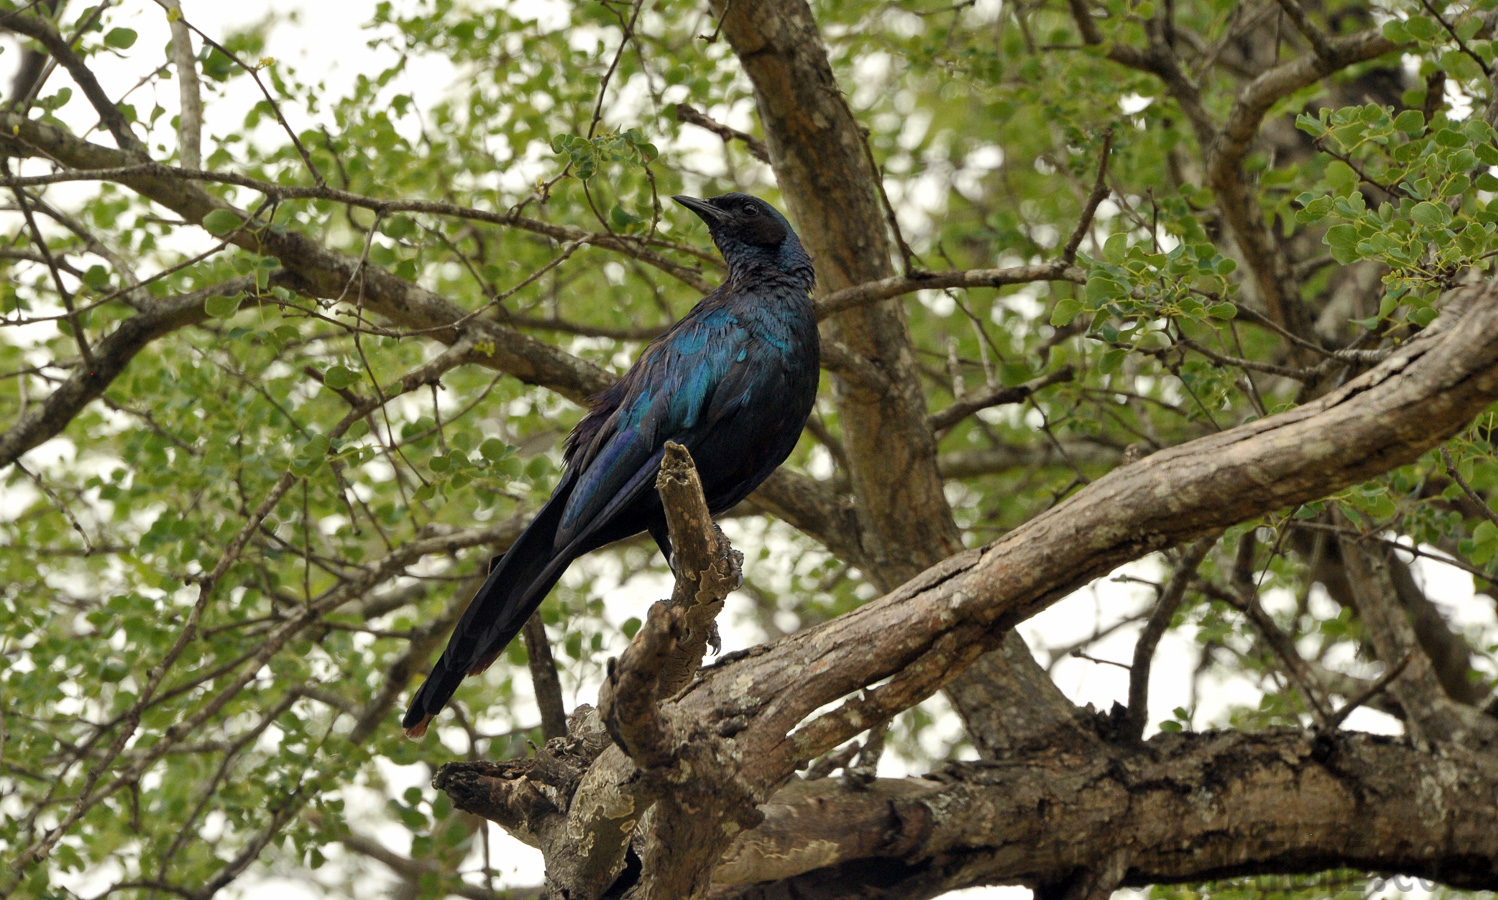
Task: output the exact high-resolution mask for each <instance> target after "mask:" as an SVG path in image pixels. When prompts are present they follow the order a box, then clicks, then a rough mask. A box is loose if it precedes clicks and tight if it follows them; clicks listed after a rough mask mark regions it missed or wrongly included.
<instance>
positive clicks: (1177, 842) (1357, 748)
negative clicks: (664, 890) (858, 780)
mask: <svg viewBox="0 0 1498 900" xmlns="http://www.w3.org/2000/svg"><path fill="white" fill-rule="evenodd" d="M1495 795H1498V758H1495V757H1494V756H1493V755H1492V754H1472V753H1465V752H1461V753H1458V754H1456V755H1455V756H1454V757H1453V758H1451V759H1447V760H1443V759H1440V758H1437V757H1433V756H1431V755H1429V754H1425V753H1421V752H1419V751H1417V750H1415V749H1413V748H1410V747H1408V746H1404V745H1401V744H1400V743H1398V742H1396V741H1393V740H1390V739H1388V738H1383V737H1378V736H1374V735H1361V734H1353V735H1349V734H1334V735H1326V736H1322V737H1312V736H1309V735H1306V734H1305V733H1303V732H1285V731H1271V732H1259V733H1244V732H1212V733H1207V734H1176V735H1165V734H1162V735H1157V736H1155V737H1154V738H1152V739H1150V741H1148V742H1147V743H1146V744H1145V745H1144V746H1143V747H1141V748H1140V749H1139V750H1137V751H1122V750H1119V749H1118V748H1103V747H1101V746H1100V747H1099V748H1098V749H1096V750H1094V751H1093V752H1092V753H1090V754H1088V755H1086V756H1079V755H1076V754H1071V753H1068V754H1046V753H1036V754H1033V755H1031V756H1027V757H1024V758H1020V759H1009V760H1006V762H1005V764H1004V765H1002V766H991V765H984V764H980V763H954V764H950V765H948V766H947V767H946V768H944V769H943V770H942V771H941V772H940V773H939V774H938V775H937V776H936V777H934V778H926V779H916V778H911V779H879V780H877V781H875V782H873V783H872V784H870V785H868V786H867V787H866V788H861V789H850V788H848V787H846V786H844V785H843V784H842V783H840V782H839V781H837V780H835V779H824V780H821V781H815V782H801V781H793V782H792V783H791V784H790V785H788V786H787V787H786V788H785V789H783V790H782V791H780V792H779V793H778V794H776V795H775V796H774V797H773V798H771V799H770V801H769V802H767V803H766V804H765V805H764V806H763V807H762V809H763V811H764V813H765V822H764V824H763V825H761V826H760V827H759V828H757V829H755V830H753V831H750V832H748V833H746V834H744V835H743V836H741V837H740V838H739V839H738V840H736V841H735V842H734V844H733V847H732V848H731V849H730V850H729V851H728V853H727V854H726V855H725V856H724V858H723V861H722V862H721V863H720V865H719V867H718V868H717V870H716V871H715V872H714V873H713V881H714V890H713V893H712V897H713V898H714V900H730V898H733V900H750V898H754V900H771V898H774V900H784V898H792V897H795V898H807V900H810V898H823V897H826V898H831V897H838V896H847V895H848V894H847V893H842V892H838V891H833V890H830V889H831V888H832V887H833V886H834V885H836V886H838V887H840V888H841V890H842V891H845V892H846V891H851V890H854V889H859V893H858V894H857V896H859V897H877V898H889V900H894V898H900V900H911V898H927V897H934V896H937V895H939V894H941V893H943V892H945V891H948V890H954V889H957V888H963V887H970V886H974V885H980V884H1024V885H1031V886H1034V885H1040V884H1056V883H1059V882H1064V881H1065V880H1066V879H1068V878H1069V877H1071V876H1072V874H1073V873H1074V872H1076V871H1078V870H1080V869H1084V868H1086V867H1088V866H1090V865H1092V864H1093V863H1094V862H1095V861H1096V860H1098V859H1102V858H1106V857H1107V856H1109V854H1111V853H1114V852H1117V851H1126V852H1127V854H1128V861H1129V865H1128V868H1127V873H1126V874H1125V875H1124V876H1123V879H1122V883H1123V885H1124V886H1139V887H1142V886H1147V885H1151V884H1170V883H1179V882H1194V881H1211V880H1214V879H1220V878H1228V877H1234V876H1239V875H1252V874H1263V873H1275V874H1293V873H1301V872H1303V873H1311V872H1316V871H1320V870H1322V869H1326V868H1330V867H1336V868H1343V867H1346V868H1354V869H1369V870H1372V871H1376V872H1390V873H1394V872H1397V873H1403V874H1407V875H1416V876H1422V877H1426V878H1432V879H1436V880H1439V881H1442V882H1444V883H1446V884H1450V885H1453V886H1457V887H1464V888H1469V889H1472V890H1492V889H1494V887H1495V886H1498V870H1495V869H1494V868H1493V864H1492V860H1493V859H1495V858H1498V831H1495V830H1494V829H1493V828H1491V827H1490V823H1491V822H1492V821H1493V817H1494V816H1495V815H1498V807H1495V806H1494V802H1493V799H1492V798H1493V797H1494V796H1495ZM1370 798H1377V802H1369V800H1370ZM1437 810H1439V812H1437ZM1412 823H1419V826H1418V827H1413V828H1412V827H1411V824H1412ZM850 824H851V825H852V826H854V827H850ZM813 848H814V849H813ZM855 886H856V888H855Z"/></svg>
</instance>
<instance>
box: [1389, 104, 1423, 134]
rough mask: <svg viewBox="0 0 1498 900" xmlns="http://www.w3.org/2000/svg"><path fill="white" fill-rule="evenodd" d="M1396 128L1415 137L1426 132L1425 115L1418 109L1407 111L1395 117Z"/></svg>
mask: <svg viewBox="0 0 1498 900" xmlns="http://www.w3.org/2000/svg"><path fill="white" fill-rule="evenodd" d="M1394 127H1395V128H1397V129H1399V130H1400V131H1402V132H1404V133H1405V134H1408V135H1410V136H1414V135H1417V134H1419V133H1420V132H1422V131H1424V130H1425V113H1423V112H1421V111H1420V110H1418V109H1407V110H1405V111H1404V112H1402V113H1400V114H1399V115H1397V116H1395V117H1394Z"/></svg>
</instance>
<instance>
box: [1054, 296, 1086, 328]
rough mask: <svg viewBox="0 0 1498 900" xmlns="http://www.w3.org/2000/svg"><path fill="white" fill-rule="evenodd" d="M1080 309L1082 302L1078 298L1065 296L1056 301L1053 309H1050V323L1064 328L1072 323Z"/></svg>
mask: <svg viewBox="0 0 1498 900" xmlns="http://www.w3.org/2000/svg"><path fill="white" fill-rule="evenodd" d="M1081 311H1082V304H1081V302H1080V301H1078V300H1074V299H1072V298H1071V297H1066V298H1064V299H1062V300H1059V301H1057V303H1056V307H1055V309H1052V310H1051V324H1052V325H1055V326H1056V327H1058V328H1064V327H1066V326H1067V325H1070V324H1071V323H1072V320H1073V319H1075V318H1076V317H1077V314H1078V313H1080V312H1081Z"/></svg>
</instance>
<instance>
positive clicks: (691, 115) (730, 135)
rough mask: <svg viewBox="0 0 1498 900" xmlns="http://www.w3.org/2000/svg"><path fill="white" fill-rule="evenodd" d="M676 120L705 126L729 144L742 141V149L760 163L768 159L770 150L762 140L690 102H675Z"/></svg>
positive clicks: (701, 126)
mask: <svg viewBox="0 0 1498 900" xmlns="http://www.w3.org/2000/svg"><path fill="white" fill-rule="evenodd" d="M676 121H678V122H686V123H687V124H689V125H696V126H697V127H698V128H705V129H707V130H708V131H711V132H712V133H713V134H716V135H717V136H718V137H720V138H722V139H723V143H725V144H730V143H732V142H734V141H743V142H744V149H746V150H748V151H749V155H750V156H752V157H754V158H755V159H757V160H759V161H760V162H762V163H768V162H769V161H770V150H769V148H768V147H766V146H765V142H764V141H762V140H760V139H759V138H757V137H755V136H754V135H752V134H748V133H746V132H743V131H739V130H738V129H737V128H731V127H729V126H727V125H724V124H723V123H722V122H719V121H717V120H716V119H714V118H712V117H711V116H709V115H707V114H706V113H704V112H702V111H700V110H698V109H697V108H696V107H694V106H692V105H690V104H687V103H678V104H676Z"/></svg>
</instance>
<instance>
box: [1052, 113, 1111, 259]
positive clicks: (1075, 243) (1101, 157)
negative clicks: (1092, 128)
mask: <svg viewBox="0 0 1498 900" xmlns="http://www.w3.org/2000/svg"><path fill="white" fill-rule="evenodd" d="M1112 151H1113V129H1112V128H1105V129H1103V147H1102V149H1101V150H1100V151H1099V152H1098V162H1097V179H1096V180H1095V181H1094V182H1093V183H1092V193H1090V194H1088V195H1087V202H1086V204H1084V205H1083V206H1082V215H1081V216H1080V217H1078V219H1077V227H1076V228H1075V229H1074V230H1073V231H1072V233H1071V237H1070V238H1069V239H1067V242H1066V247H1065V248H1063V249H1062V251H1061V262H1062V263H1063V264H1064V265H1068V266H1069V265H1071V264H1072V263H1073V262H1075V261H1076V259H1077V249H1078V248H1079V247H1081V246H1082V238H1084V237H1086V236H1087V231H1088V229H1090V228H1092V218H1093V216H1095V215H1097V208H1098V207H1099V206H1101V205H1102V202H1103V200H1105V199H1107V197H1108V194H1109V191H1108V155H1109V154H1110V153H1111V152H1112Z"/></svg>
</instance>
